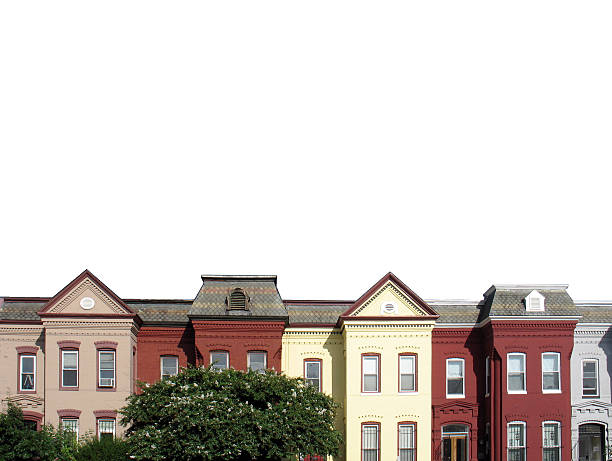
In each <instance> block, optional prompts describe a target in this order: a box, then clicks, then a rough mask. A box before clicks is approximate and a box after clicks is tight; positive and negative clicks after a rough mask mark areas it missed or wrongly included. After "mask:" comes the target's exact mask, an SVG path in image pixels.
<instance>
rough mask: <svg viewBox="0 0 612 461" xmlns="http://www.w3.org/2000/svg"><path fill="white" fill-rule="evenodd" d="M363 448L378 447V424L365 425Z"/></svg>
mask: <svg viewBox="0 0 612 461" xmlns="http://www.w3.org/2000/svg"><path fill="white" fill-rule="evenodd" d="M362 440H363V442H362V443H363V448H366V449H367V448H374V449H378V426H363V436H362Z"/></svg>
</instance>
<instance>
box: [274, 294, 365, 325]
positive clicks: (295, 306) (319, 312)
mask: <svg viewBox="0 0 612 461" xmlns="http://www.w3.org/2000/svg"><path fill="white" fill-rule="evenodd" d="M353 303H354V301H289V300H286V301H285V307H286V308H287V312H288V314H289V324H290V325H292V326H300V324H301V325H328V326H331V325H335V324H336V323H337V322H338V318H339V317H340V316H341V315H342V313H343V312H344V311H346V310H347V309H348V308H349V307H350V306H352V305H353Z"/></svg>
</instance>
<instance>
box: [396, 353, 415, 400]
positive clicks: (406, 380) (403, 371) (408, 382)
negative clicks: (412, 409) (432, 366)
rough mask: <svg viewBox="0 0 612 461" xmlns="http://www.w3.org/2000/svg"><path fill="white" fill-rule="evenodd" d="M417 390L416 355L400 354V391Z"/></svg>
mask: <svg viewBox="0 0 612 461" xmlns="http://www.w3.org/2000/svg"><path fill="white" fill-rule="evenodd" d="M416 390H417V388H416V355H412V354H410V355H408V354H406V355H400V356H399V391H400V392H415V391H416Z"/></svg>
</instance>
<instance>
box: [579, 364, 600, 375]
mask: <svg viewBox="0 0 612 461" xmlns="http://www.w3.org/2000/svg"><path fill="white" fill-rule="evenodd" d="M596 363H597V362H582V371H583V373H585V374H586V373H593V374H594V373H595V372H596V366H595V365H596Z"/></svg>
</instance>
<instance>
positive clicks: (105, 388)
mask: <svg viewBox="0 0 612 461" xmlns="http://www.w3.org/2000/svg"><path fill="white" fill-rule="evenodd" d="M96 353H97V356H98V377H97V378H98V379H97V389H96V390H109V391H112V390H115V389H116V388H117V351H116V350H115V349H97V350H96ZM109 353H112V354H113V377H112V378H110V379H112V380H113V384H112V386H108V385H104V386H103V385H102V384H101V382H100V380H101V379H103V378H102V375H101V372H102V368H101V366H100V365H101V355H102V354H109ZM105 371H108V369H105ZM104 379H109V378H104Z"/></svg>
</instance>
